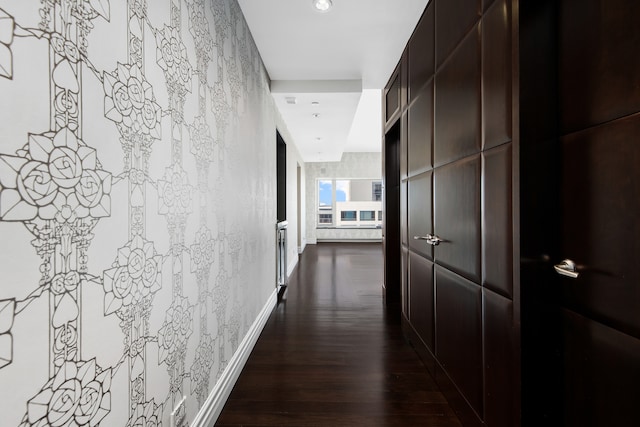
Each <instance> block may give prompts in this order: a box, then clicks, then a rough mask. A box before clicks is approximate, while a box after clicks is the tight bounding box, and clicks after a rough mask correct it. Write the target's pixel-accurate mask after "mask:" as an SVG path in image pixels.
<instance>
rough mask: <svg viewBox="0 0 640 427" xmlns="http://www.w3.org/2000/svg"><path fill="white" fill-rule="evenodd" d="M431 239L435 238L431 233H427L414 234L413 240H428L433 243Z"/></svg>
mask: <svg viewBox="0 0 640 427" xmlns="http://www.w3.org/2000/svg"><path fill="white" fill-rule="evenodd" d="M431 239H433V236H432V235H431V234H427V235H426V236H413V240H426V241H427V243H429V244H431Z"/></svg>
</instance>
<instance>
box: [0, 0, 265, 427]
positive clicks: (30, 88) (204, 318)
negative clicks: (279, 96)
mask: <svg viewBox="0 0 640 427" xmlns="http://www.w3.org/2000/svg"><path fill="white" fill-rule="evenodd" d="M276 120H277V113H276V112H275V108H274V106H273V102H272V99H271V96H270V94H269V81H268V76H267V74H266V72H265V70H264V66H263V64H262V61H261V59H260V56H259V54H258V52H257V49H256V47H255V44H254V42H253V40H252V38H251V35H250V33H249V30H248V28H247V25H246V23H245V21H244V17H243V16H242V12H241V10H240V7H239V6H238V4H237V2H236V0H21V1H15V0H0V123H1V129H2V132H0V242H1V243H2V244H1V245H0V414H1V416H0V418H1V422H0V424H2V425H3V426H19V427H36V426H37V427H44V426H52V427H53V426H55V427H78V426H99V425H105V426H127V427H128V426H160V425H165V426H168V425H169V414H170V412H171V411H173V409H174V407H175V405H176V404H177V403H178V402H179V401H180V400H181V399H182V396H187V401H186V408H187V418H188V419H193V417H194V416H195V414H196V413H197V411H198V410H199V409H200V408H201V407H202V405H203V403H204V402H205V400H206V398H207V396H208V395H209V394H210V392H211V390H212V388H213V387H214V385H215V383H216V381H217V379H218V378H219V377H220V376H221V374H222V372H223V371H224V369H225V366H226V364H227V362H228V361H229V360H230V359H231V357H232V356H233V354H234V352H235V351H236V350H237V348H238V345H239V343H240V341H241V340H242V338H243V337H244V335H245V333H246V332H247V330H248V328H249V327H250V326H251V324H252V323H253V321H254V319H255V318H256V316H257V315H258V313H259V312H260V310H261V309H262V307H263V306H264V304H265V303H266V302H267V300H268V299H269V297H270V295H271V294H272V292H273V290H274V289H275V265H274V257H275V243H274V239H275V237H274V224H275V217H276V215H275V201H274V200H275V171H276V166H275V158H276V156H275V128H276ZM272 278H273V279H272Z"/></svg>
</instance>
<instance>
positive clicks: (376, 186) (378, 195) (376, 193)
mask: <svg viewBox="0 0 640 427" xmlns="http://www.w3.org/2000/svg"><path fill="white" fill-rule="evenodd" d="M371 200H373V201H374V202H381V201H382V182H380V181H374V182H373V183H371Z"/></svg>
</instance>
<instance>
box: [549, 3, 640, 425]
mask: <svg viewBox="0 0 640 427" xmlns="http://www.w3.org/2000/svg"><path fill="white" fill-rule="evenodd" d="M638 17H640V4H639V3H638V2H637V1H635V0H606V1H605V0H587V1H584V0H581V1H578V0H565V1H563V2H562V6H561V7H560V17H559V25H560V31H559V35H560V46H559V51H560V58H561V59H560V64H559V70H560V71H559V79H560V84H559V88H560V108H561V111H560V133H561V138H560V141H559V142H560V146H561V152H560V153H559V155H561V158H562V161H561V185H560V186H559V187H558V190H559V191H560V196H559V200H560V204H559V206H560V209H561V218H560V224H561V240H560V242H559V251H558V255H559V256H560V257H561V258H569V259H571V260H573V261H574V262H575V263H576V264H577V273H578V274H579V275H578V277H576V278H570V277H566V276H558V277H557V280H558V282H557V286H558V288H557V289H558V292H559V294H560V307H561V319H562V331H563V344H564V348H563V355H564V357H563V359H562V360H561V363H562V368H563V371H564V372H563V380H564V384H565V387H564V390H565V393H564V396H563V401H564V402H565V406H564V408H563V413H564V419H565V424H566V425H571V426H602V425H615V426H618V427H622V426H638V425H640V410H639V408H638V403H640V394H639V392H638V390H639V384H640V262H639V261H640V144H639V143H638V135H640V115H639V114H638V112H639V111H640V58H639V55H638V46H640V29H639V26H638ZM555 262H557V261H555Z"/></svg>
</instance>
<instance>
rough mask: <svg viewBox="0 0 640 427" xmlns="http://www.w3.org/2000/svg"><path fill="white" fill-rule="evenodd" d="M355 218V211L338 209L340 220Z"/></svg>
mask: <svg viewBox="0 0 640 427" xmlns="http://www.w3.org/2000/svg"><path fill="white" fill-rule="evenodd" d="M356 218H357V216H356V211H340V219H341V220H342V221H355V220H356Z"/></svg>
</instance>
